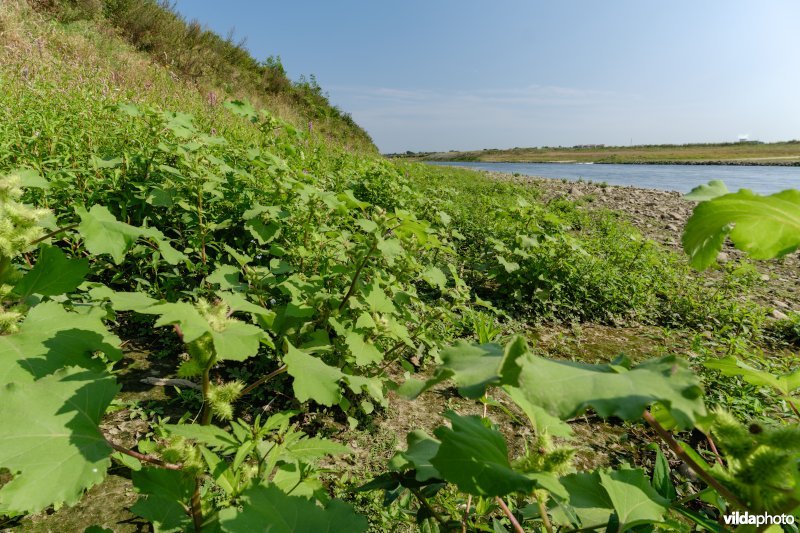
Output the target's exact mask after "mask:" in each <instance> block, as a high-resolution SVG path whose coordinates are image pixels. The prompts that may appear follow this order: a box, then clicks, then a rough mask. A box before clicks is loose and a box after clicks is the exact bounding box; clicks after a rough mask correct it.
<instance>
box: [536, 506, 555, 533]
mask: <svg viewBox="0 0 800 533" xmlns="http://www.w3.org/2000/svg"><path fill="white" fill-rule="evenodd" d="M536 504H537V505H538V506H539V516H540V517H541V518H542V522H544V528H545V529H546V530H547V533H553V524H551V523H550V517H549V516H547V507H546V506H545V504H544V500H542V499H541V498H536Z"/></svg>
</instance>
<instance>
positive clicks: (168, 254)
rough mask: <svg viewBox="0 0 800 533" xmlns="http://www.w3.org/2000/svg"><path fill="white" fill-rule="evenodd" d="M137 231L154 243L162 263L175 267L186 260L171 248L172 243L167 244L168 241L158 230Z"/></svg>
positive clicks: (145, 229)
mask: <svg viewBox="0 0 800 533" xmlns="http://www.w3.org/2000/svg"><path fill="white" fill-rule="evenodd" d="M139 229H140V231H141V235H142V236H143V237H148V238H150V239H152V240H154V241H155V243H156V245H157V246H158V250H159V251H160V252H161V257H163V258H164V261H166V262H167V263H168V264H170V265H177V264H178V263H180V262H182V261H186V260H187V259H188V257H186V255H184V254H183V253H182V252H179V251H178V250H176V249H175V248H173V247H172V243H170V242H169V239H167V238H166V236H164V234H163V233H162V232H161V231H160V230H158V229H156V228H139Z"/></svg>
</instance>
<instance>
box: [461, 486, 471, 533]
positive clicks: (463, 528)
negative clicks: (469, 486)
mask: <svg viewBox="0 0 800 533" xmlns="http://www.w3.org/2000/svg"><path fill="white" fill-rule="evenodd" d="M470 507H472V494H470V495H469V496H467V506H466V507H465V508H464V517H463V518H462V519H461V533H467V519H468V518H469V509H470Z"/></svg>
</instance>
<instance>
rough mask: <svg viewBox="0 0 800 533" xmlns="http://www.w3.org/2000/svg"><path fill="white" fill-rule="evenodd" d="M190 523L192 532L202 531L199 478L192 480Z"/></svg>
mask: <svg viewBox="0 0 800 533" xmlns="http://www.w3.org/2000/svg"><path fill="white" fill-rule="evenodd" d="M191 511H192V513H191V514H192V523H193V524H194V530H195V532H196V533H199V532H200V531H202V530H203V509H202V507H201V506H200V477H197V478H195V480H194V493H192V509H191Z"/></svg>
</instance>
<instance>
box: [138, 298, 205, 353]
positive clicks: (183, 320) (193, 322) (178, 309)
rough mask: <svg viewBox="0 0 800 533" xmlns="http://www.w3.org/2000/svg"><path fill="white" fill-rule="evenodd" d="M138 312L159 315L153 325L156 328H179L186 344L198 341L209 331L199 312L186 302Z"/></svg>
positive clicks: (172, 303)
mask: <svg viewBox="0 0 800 533" xmlns="http://www.w3.org/2000/svg"><path fill="white" fill-rule="evenodd" d="M140 312H141V313H144V314H148V315H160V316H159V318H158V320H156V323H155V327H157V328H158V327H162V326H169V325H172V324H177V325H178V326H179V327H180V328H181V333H182V334H183V342H187V343H189V342H192V341H194V340H197V339H199V338H200V337H201V336H202V335H204V334H206V333H208V332H209V330H210V329H211V327H210V326H209V325H208V320H206V319H205V318H203V315H201V314H200V311H198V310H197V308H196V307H195V306H194V305H192V304H190V303H188V302H169V303H161V304H157V305H154V306H151V307H148V308H146V309H142V310H141V311H140Z"/></svg>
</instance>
